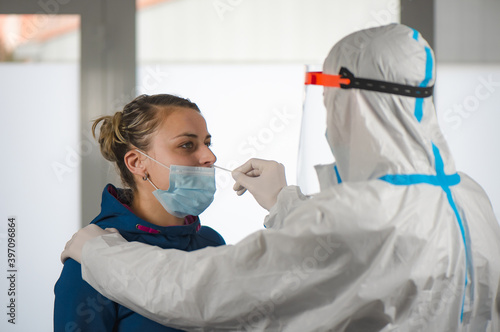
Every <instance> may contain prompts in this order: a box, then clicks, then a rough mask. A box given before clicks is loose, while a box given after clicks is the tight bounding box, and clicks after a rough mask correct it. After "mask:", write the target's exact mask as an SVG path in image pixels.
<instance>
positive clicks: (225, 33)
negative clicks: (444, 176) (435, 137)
mask: <svg viewBox="0 0 500 332" xmlns="http://www.w3.org/2000/svg"><path fill="white" fill-rule="evenodd" d="M499 16H500V2H498V1H493V0H477V1H467V0H439V1H437V0H436V1H432V0H419V1H411V0H401V1H397V0H356V1H340V0H312V1H306V0H286V1H285V0H252V1H250V0H137V1H134V0H39V1H28V0H16V1H8V0H0V114H1V123H2V128H1V139H0V147H1V152H2V155H3V156H4V157H3V158H2V163H1V166H0V170H1V174H2V180H1V184H2V186H1V188H0V195H1V196H0V197H1V199H0V217H1V218H2V219H1V222H0V268H1V271H2V273H4V274H7V271H8V270H9V267H8V265H7V262H8V257H7V245H8V227H7V220H8V218H9V217H15V218H16V220H17V228H16V244H17V247H16V270H17V272H16V273H17V280H16V282H17V284H16V288H17V289H16V290H17V293H16V297H17V298H16V305H17V311H16V324H15V325H14V324H11V323H9V322H8V321H7V319H8V316H7V315H6V314H7V313H8V309H7V308H6V306H7V304H8V301H9V299H10V297H8V296H7V290H8V288H9V284H8V280H7V279H6V278H5V277H2V278H0V294H1V295H0V305H1V307H2V308H4V309H2V310H4V311H5V313H4V312H1V315H0V316H1V317H3V318H2V319H1V320H0V330H1V331H51V330H52V307H53V301H54V295H53V286H54V284H55V282H56V280H57V278H58V277H59V274H60V271H61V268H62V264H61V263H60V261H59V255H60V253H61V251H62V249H63V248H64V244H65V243H66V241H67V240H68V239H69V238H70V237H71V235H72V234H73V233H74V232H75V231H76V230H77V229H79V228H80V227H81V226H84V225H87V224H88V223H89V222H90V221H91V220H92V219H93V218H94V217H95V216H96V215H97V214H98V213H99V211H100V207H99V205H100V200H101V193H102V190H103V188H104V186H105V185H106V183H110V182H111V183H114V184H115V185H117V186H121V183H120V181H119V177H118V176H117V173H116V171H115V169H114V167H113V166H112V165H111V164H109V163H108V162H106V161H105V160H104V159H103V158H102V157H101V155H100V151H99V147H98V146H97V144H96V143H95V141H94V139H93V138H92V135H91V133H90V126H91V121H92V120H93V119H95V118H96V117H98V116H100V115H102V114H112V113H114V112H115V111H118V110H121V108H122V107H123V106H124V105H125V104H126V103H127V102H129V101H130V100H132V99H133V98H134V97H135V96H137V95H138V94H142V93H147V94H155V93H171V94H177V95H180V96H183V97H187V98H190V99H191V100H192V101H193V102H196V103H197V104H198V106H199V107H200V109H201V110H202V113H203V114H204V116H205V118H206V120H207V123H208V129H209V131H210V132H211V134H212V136H213V151H214V153H215V154H216V155H217V157H218V162H217V164H218V165H219V166H222V167H225V168H229V169H233V168H234V167H236V166H238V165H240V164H242V163H243V162H245V161H246V160H247V159H249V158H251V157H258V158H264V159H274V160H278V161H280V162H282V163H283V164H284V165H285V166H286V172H287V179H288V183H289V184H299V185H301V187H303V188H304V191H306V192H307V193H313V192H315V191H317V190H318V189H317V188H318V185H317V182H316V180H315V175H314V173H313V169H312V165H314V164H317V163H328V162H333V157H332V156H331V155H330V154H329V149H328V147H327V145H326V143H325V142H324V141H323V139H324V135H323V134H324V128H319V129H318V128H316V127H313V128H311V127H310V125H309V124H308V123H309V122H308V121H303V119H304V120H305V118H304V116H305V117H306V118H307V117H309V116H313V117H320V118H321V117H322V116H324V113H323V111H322V107H323V106H322V96H321V94H322V90H321V87H312V89H316V88H318V89H316V90H315V91H313V92H314V93H313V94H309V93H308V98H311V97H310V96H314V95H316V96H317V97H315V98H314V97H313V100H307V103H306V104H305V105H306V106H307V107H304V95H305V94H304V91H305V88H304V85H303V79H304V73H305V71H306V70H308V69H318V68H319V69H320V70H321V65H322V62H323V60H324V58H325V56H326V55H327V53H328V52H329V50H330V48H331V47H332V46H333V45H334V44H335V43H336V42H337V41H338V40H340V39H341V38H342V37H344V36H345V35H347V34H349V33H351V32H354V31H356V30H359V29H363V28H368V27H374V26H380V25H386V24H389V23H392V22H401V23H403V24H407V25H409V26H411V27H413V28H415V29H417V30H419V31H420V32H421V33H422V35H423V36H424V38H426V39H427V40H428V41H429V43H430V44H431V46H432V47H433V48H434V50H435V53H436V58H437V75H438V78H437V83H436V89H435V103H436V108H437V113H438V117H439V121H440V125H441V128H442V130H443V132H444V133H445V135H446V137H447V139H448V142H449V145H450V147H451V150H452V152H453V154H454V157H455V161H456V165H457V169H458V170H460V171H463V172H466V173H468V174H469V175H471V176H472V177H473V178H474V179H475V180H476V181H477V182H478V183H479V184H480V185H481V186H482V187H483V188H484V189H485V190H486V192H487V193H488V195H489V197H490V199H491V202H492V204H493V206H494V209H495V212H496V214H497V216H499V211H500V190H499V189H498V187H499V185H500V174H499V173H498V172H497V171H496V170H498V168H499V167H500V153H499V152H498V151H499V148H498V146H497V145H498V144H499V143H500V133H499V130H497V128H496V125H497V124H498V123H500V115H499V111H498V109H499V106H500V38H499V37H498V35H499V33H500V20H498V17H499ZM304 112H305V113H304ZM303 113H304V114H303ZM320 122H321V121H320ZM311 129H312V130H311ZM309 132H314V133H315V134H316V135H317V137H319V138H318V139H320V140H321V142H320V143H319V144H318V141H317V140H313V142H314V143H315V144H314V145H313V144H311V143H310V142H311V140H304V135H305V133H309ZM301 133H303V135H302V136H301ZM308 137H309V136H308ZM311 151H317V152H315V153H312V154H311V153H310V152H311ZM306 152H309V153H306ZM232 185H233V181H232V179H231V177H230V175H229V174H228V173H224V172H222V171H217V188H218V190H217V193H216V198H215V201H214V203H213V204H212V205H211V206H210V207H209V209H208V210H207V211H205V212H204V213H203V214H202V215H201V221H202V224H205V225H209V226H211V227H213V228H214V229H216V230H217V231H218V232H219V233H221V234H222V236H223V237H224V238H225V239H226V241H227V242H228V243H229V244H234V243H236V242H238V241H240V240H241V239H242V238H244V237H245V236H247V235H248V234H250V233H251V232H254V231H256V230H259V229H262V223H263V220H264V217H265V216H266V211H264V210H263V209H261V208H260V207H259V206H258V205H257V204H256V203H255V202H254V200H253V198H252V197H251V196H250V195H249V194H246V195H243V196H242V197H237V196H236V195H235V194H234V193H233V191H232V189H231V188H232Z"/></svg>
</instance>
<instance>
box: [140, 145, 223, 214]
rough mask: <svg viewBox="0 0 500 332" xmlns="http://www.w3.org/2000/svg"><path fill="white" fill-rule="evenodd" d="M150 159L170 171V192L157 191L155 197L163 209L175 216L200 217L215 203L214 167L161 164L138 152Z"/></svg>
mask: <svg viewBox="0 0 500 332" xmlns="http://www.w3.org/2000/svg"><path fill="white" fill-rule="evenodd" d="M136 151H137V152H139V153H141V154H143V155H144V156H146V157H148V158H149V159H151V160H153V161H155V162H156V163H158V164H160V165H161V166H163V167H165V168H167V169H169V170H170V177H169V181H170V186H169V188H168V190H161V189H158V188H157V187H156V186H155V185H154V184H153V182H151V180H149V178H148V179H147V180H148V181H149V183H151V185H152V186H153V187H154V188H155V189H156V190H155V191H153V195H154V196H155V197H156V199H157V200H158V201H159V202H160V203H161V205H162V206H163V208H164V209H165V210H167V212H168V213H170V214H171V215H173V216H176V217H178V218H184V217H185V216H187V215H192V216H198V215H200V214H201V213H202V212H203V211H205V209H206V208H207V207H208V206H209V205H210V204H211V203H212V202H213V200H214V194H215V169H214V168H213V167H193V166H179V165H170V167H168V166H166V165H164V164H162V163H160V162H159V161H157V160H156V159H154V158H152V157H150V156H148V155H147V154H145V153H144V152H142V151H139V150H136Z"/></svg>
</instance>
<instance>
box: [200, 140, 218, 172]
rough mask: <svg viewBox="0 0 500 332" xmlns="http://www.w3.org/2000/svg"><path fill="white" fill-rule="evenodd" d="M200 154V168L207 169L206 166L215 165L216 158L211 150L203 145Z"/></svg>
mask: <svg viewBox="0 0 500 332" xmlns="http://www.w3.org/2000/svg"><path fill="white" fill-rule="evenodd" d="M200 153H201V155H200V164H201V166H205V167H208V166H212V165H213V164H215V161H216V160H217V157H216V156H215V154H214V153H213V152H212V150H210V148H209V147H208V146H206V145H204V147H203V148H202V150H201V151H200Z"/></svg>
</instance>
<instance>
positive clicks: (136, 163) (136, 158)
mask: <svg viewBox="0 0 500 332" xmlns="http://www.w3.org/2000/svg"><path fill="white" fill-rule="evenodd" d="M144 159H146V158H145V157H144V156H143V155H141V154H140V153H139V152H137V151H136V150H130V151H128V152H127V153H125V156H124V157H123V161H124V162H125V166H127V168H128V170H129V171H130V172H131V173H132V174H135V175H139V176H140V177H144V175H145V174H146V173H147V169H146V165H145V163H144Z"/></svg>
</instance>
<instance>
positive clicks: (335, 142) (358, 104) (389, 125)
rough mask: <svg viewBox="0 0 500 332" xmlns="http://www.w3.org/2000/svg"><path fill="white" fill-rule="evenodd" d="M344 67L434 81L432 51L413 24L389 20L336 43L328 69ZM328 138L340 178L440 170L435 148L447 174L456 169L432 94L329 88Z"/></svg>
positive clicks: (414, 82) (400, 79) (361, 73)
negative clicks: (412, 26) (403, 94)
mask: <svg viewBox="0 0 500 332" xmlns="http://www.w3.org/2000/svg"><path fill="white" fill-rule="evenodd" d="M342 67H345V68H347V69H348V70H349V71H350V72H351V73H353V75H354V76H355V77H359V78H365V79H372V80H379V81H386V82H391V83H396V84H403V85H411V86H415V87H428V86H433V85H434V82H435V77H436V76H435V60H434V54H433V51H432V50H431V48H430V47H429V45H428V43H427V42H426V41H425V40H424V39H423V38H422V36H421V35H420V34H419V33H418V32H417V31H415V30H413V29H411V28H409V27H407V26H404V25H401V24H391V25H387V26H383V27H377V28H372V29H366V30H361V31H358V32H355V33H353V34H351V35H349V36H347V37H345V38H343V39H342V40H341V41H340V42H338V43H337V44H336V45H335V46H334V47H333V48H332V50H331V51H330V53H329V55H328V57H327V58H326V60H325V62H324V67H323V72H324V73H325V74H331V75H338V74H339V71H340V69H341V68H342ZM324 103H325V106H326V109H327V139H328V143H329V144H330V147H331V148H332V151H333V154H334V156H335V159H336V163H337V167H338V172H339V174H340V177H341V178H342V181H344V182H345V181H364V180H370V179H377V178H380V177H381V176H384V175H388V174H415V173H419V174H435V169H436V165H435V154H434V153H435V150H433V146H435V147H437V149H438V151H439V152H440V155H441V157H442V160H443V162H444V170H445V173H448V174H449V173H455V165H454V163H453V160H452V157H451V155H450V152H449V148H448V146H447V144H446V142H445V139H444V137H443V135H442V133H441V131H440V129H439V126H438V122H437V117H436V111H435V108H434V103H433V99H432V97H427V98H414V97H406V96H400V95H395V94H389V93H383V92H376V91H369V90H361V89H355V88H353V89H339V88H331V87H325V90H324Z"/></svg>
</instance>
